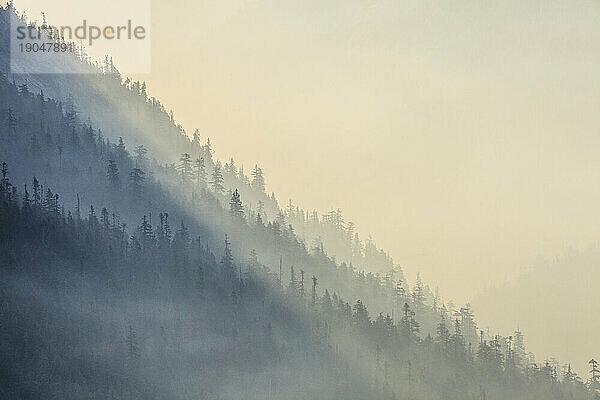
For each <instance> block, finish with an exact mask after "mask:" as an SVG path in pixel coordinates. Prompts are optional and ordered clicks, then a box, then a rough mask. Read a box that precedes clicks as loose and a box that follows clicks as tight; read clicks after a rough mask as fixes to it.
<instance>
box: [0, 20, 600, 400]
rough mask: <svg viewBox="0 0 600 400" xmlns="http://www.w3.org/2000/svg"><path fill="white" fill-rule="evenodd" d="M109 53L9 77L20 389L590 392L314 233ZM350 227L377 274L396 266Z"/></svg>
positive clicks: (418, 395) (15, 349) (6, 296)
mask: <svg viewBox="0 0 600 400" xmlns="http://www.w3.org/2000/svg"><path fill="white" fill-rule="evenodd" d="M9 12H12V11H11V10H8V11H7V10H4V9H3V10H1V11H0V15H1V16H2V18H7V17H6V15H7V13H9ZM4 26H5V24H2V25H0V27H2V29H5V28H4ZM0 60H1V62H2V64H3V65H4V67H6V65H7V64H6V63H7V58H6V53H5V52H3V53H1V54H0ZM107 66H108V67H107V68H108V71H105V72H108V73H104V74H97V75H74V76H21V77H18V79H15V80H14V81H11V80H12V79H9V78H8V76H7V75H2V76H0V111H1V113H2V114H1V116H2V118H0V162H3V164H2V181H1V182H0V218H1V220H0V249H1V250H2V251H1V257H2V259H1V260H2V265H1V274H2V275H1V278H2V280H1V282H2V288H1V290H2V292H1V294H0V295H1V298H0V313H1V314H0V329H1V332H0V334H1V335H2V336H1V337H2V343H3V346H2V350H1V351H2V353H1V356H2V359H1V360H0V362H1V363H2V364H1V365H2V371H1V376H0V378H1V379H2V385H1V387H2V388H3V389H2V390H4V392H3V395H4V396H5V397H7V398H47V397H57V398H93V397H99V398H106V397H115V398H124V397H125V398H138V397H139V398H148V397H150V398H151V397H157V398H223V399H227V398H257V399H259V398H260V399H264V398H278V399H284V398H298V399H306V398H315V399H320V398H356V399H360V398H415V399H430V398H444V399H453V398H456V399H465V398H472V399H477V398H482V397H483V398H540V399H541V398H557V399H559V398H587V397H589V396H591V392H590V391H589V390H588V387H586V386H584V385H583V384H582V383H581V382H579V381H578V380H577V378H576V377H575V376H574V375H573V374H572V373H570V372H569V373H568V374H563V375H560V374H559V372H560V371H557V369H556V368H555V366H553V365H551V364H549V363H545V364H542V365H537V364H534V363H533V362H532V361H533V360H531V359H530V358H528V357H527V354H526V351H525V347H524V343H523V338H522V335H521V334H520V333H515V335H510V336H508V335H507V336H506V337H502V336H500V335H489V334H486V333H484V332H478V330H477V326H476V323H475V320H474V316H473V313H472V311H471V310H470V308H469V307H467V306H466V307H461V308H460V309H459V310H456V313H454V311H455V310H453V308H454V307H452V306H449V309H447V308H446V307H445V306H444V305H443V304H442V302H441V300H440V299H439V298H434V297H433V296H431V295H429V296H428V294H427V288H426V286H425V285H424V284H423V283H422V282H420V280H418V281H417V282H416V284H415V285H414V287H413V288H412V290H411V289H409V288H408V286H407V285H406V283H405V280H404V278H403V276H402V271H401V270H400V269H398V268H396V269H395V270H394V272H395V274H396V276H394V275H393V274H391V273H390V274H388V275H386V276H385V277H383V278H382V277H379V276H376V275H373V274H369V273H364V272H360V271H357V270H356V269H354V268H353V267H352V265H351V264H346V263H344V262H338V261H336V260H335V259H334V258H333V257H331V256H329V255H328V254H327V253H326V251H325V248H324V246H322V245H321V243H319V242H315V243H314V244H313V243H306V242H305V241H304V240H302V239H301V237H300V236H299V235H297V233H296V230H295V229H294V227H293V226H290V224H289V222H290V221H288V220H287V219H290V218H292V217H295V216H297V215H298V214H301V212H300V210H298V212H296V210H295V209H293V207H289V210H288V211H287V212H286V213H285V214H284V213H280V212H279V208H278V206H277V204H276V201H275V200H274V196H272V197H270V198H269V197H267V196H266V194H265V193H264V181H263V180H262V173H261V172H260V170H259V169H258V168H257V169H256V170H255V174H254V176H253V180H252V182H251V183H248V182H249V179H247V178H245V175H244V174H243V173H240V172H239V171H238V170H237V169H235V167H233V166H232V163H228V164H227V165H226V166H221V165H220V163H219V162H218V161H214V160H213V159H212V152H211V148H210V144H209V143H207V144H205V145H200V143H199V141H198V140H194V141H191V142H190V141H189V140H188V139H187V138H186V137H185V135H183V134H182V131H181V128H180V127H177V126H176V124H175V123H174V120H173V118H172V117H169V116H168V114H167V113H165V111H164V109H163V108H162V107H161V106H160V103H158V102H157V101H156V100H155V99H153V100H148V99H147V98H146V97H145V96H144V89H143V87H142V86H137V85H136V84H135V83H134V84H131V83H124V82H121V79H120V77H119V76H118V75H116V74H114V72H115V71H111V69H112V67H111V66H110V63H107ZM89 67H90V68H91V66H89ZM88 116H89V119H88ZM99 127H101V128H99ZM121 137H123V138H125V139H120V138H121ZM111 138H112V139H111ZM126 141H127V143H128V145H126ZM165 153H168V154H165ZM173 159H175V160H177V161H176V163H173V162H171V161H167V162H165V160H173ZM238 186H239V187H238ZM248 203H250V204H252V206H249V204H248ZM265 214H266V216H265ZM269 217H272V218H269ZM301 219H303V220H304V218H301ZM326 220H327V222H326V224H330V225H328V226H331V227H333V228H332V229H334V232H345V234H347V233H348V226H344V224H343V223H342V222H343V221H342V219H341V215H339V214H337V213H333V214H331V215H330V216H329V217H328V218H326ZM313 222H314V223H315V224H322V221H318V220H317V221H313ZM302 223H303V224H304V223H305V221H302ZM319 226H320V225H319ZM341 226H344V229H343V230H340V227H341ZM315 229H316V228H315ZM319 229H321V228H319ZM336 230H337V231H336ZM226 235H227V236H226ZM349 239H351V238H347V237H346V238H345V239H344V240H346V242H347V243H354V244H355V245H356V247H355V248H354V253H353V254H350V255H349V257H351V258H353V259H354V260H359V261H360V263H361V264H362V267H364V268H365V269H368V267H369V265H368V262H369V261H373V262H374V263H383V265H386V263H387V265H388V267H391V266H392V264H391V261H390V260H389V258H388V257H387V256H386V255H385V253H382V252H379V251H377V250H376V248H375V247H374V245H372V244H371V245H369V246H367V248H363V247H362V245H361V244H360V242H358V243H357V242H356V241H354V242H353V241H352V240H350V241H348V240H349ZM340 259H343V257H340ZM368 310H371V313H372V315H370V314H369V311H368ZM591 388H592V389H593V387H591ZM48 394H50V395H48Z"/></svg>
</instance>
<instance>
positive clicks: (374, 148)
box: [16, 0, 600, 302]
mask: <svg viewBox="0 0 600 400" xmlns="http://www.w3.org/2000/svg"><path fill="white" fill-rule="evenodd" d="M32 2H33V3H35V1H33V0H23V1H22V2H21V3H22V4H23V3H32ZM19 3H20V2H19V1H18V0H17V1H16V6H17V7H19ZM37 3H40V2H39V1H37ZM44 7H45V8H46V9H48V7H51V5H49V4H45V5H44ZM48 15H49V18H52V14H51V12H50V11H48ZM152 19H153V22H152V73H151V74H149V75H141V76H139V77H138V78H140V79H144V80H146V81H147V82H148V83H149V86H150V92H151V94H152V95H154V96H156V97H158V98H159V99H161V101H162V102H163V103H164V104H165V105H166V106H167V107H168V108H173V109H174V111H175V116H176V119H177V120H178V121H180V122H181V123H182V124H183V125H184V127H185V128H186V129H187V130H188V131H189V132H192V131H193V130H194V129H195V128H196V127H197V128H198V129H200V131H201V134H202V137H203V139H205V138H206V137H207V136H210V138H211V141H212V142H213V143H214V144H215V146H216V151H217V156H218V157H220V158H222V159H229V157H231V156H233V157H234V158H235V159H236V160H237V161H238V164H240V163H241V164H244V165H245V166H246V168H248V167H250V166H251V165H254V163H256V162H258V163H259V164H260V165H261V166H262V167H263V168H264V169H265V171H266V178H267V185H268V190H269V191H271V190H273V191H275V193H276V194H277V195H278V198H279V199H280V201H282V202H286V201H287V200H288V199H289V198H291V199H293V200H294V201H295V202H298V203H300V205H301V206H302V207H305V208H309V209H312V208H313V207H314V208H317V209H318V210H320V211H326V210H328V209H332V208H337V207H341V208H342V209H343V210H344V211H345V215H346V217H347V218H350V219H352V220H353V221H354V222H356V223H357V225H358V227H359V230H360V232H361V233H362V235H363V237H366V235H367V234H368V233H372V234H373V236H374V238H375V240H376V241H377V243H379V244H380V245H382V246H383V247H385V248H386V249H387V250H389V251H390V252H391V254H392V256H393V257H394V259H395V260H396V261H398V262H400V263H401V264H403V265H405V266H406V271H407V272H408V275H409V277H410V278H411V279H414V275H415V274H416V272H417V271H421V273H422V275H423V277H424V279H425V280H426V281H427V282H429V283H430V284H432V286H439V287H440V291H441V293H442V294H443V295H445V296H449V297H451V298H454V299H456V300H457V301H458V302H463V301H467V300H468V299H469V298H470V297H471V296H472V295H473V294H474V293H475V292H476V291H477V290H480V289H482V288H483V287H485V286H486V285H487V284H488V283H490V282H492V281H498V280H501V279H503V278H504V277H505V276H508V277H509V278H510V277H512V276H514V275H515V274H516V272H517V271H518V270H519V269H520V268H521V267H524V266H527V265H529V264H531V263H533V261H534V260H535V259H536V258H537V257H538V256H539V255H542V256H545V257H553V256H555V255H557V254H560V253H562V252H563V251H564V249H565V248H567V247H568V246H575V247H578V246H582V245H585V244H587V243H589V242H596V241H597V240H598V237H600V236H599V234H600V213H599V212H598V204H600V189H599V185H598V182H600V171H599V163H598V156H597V153H598V145H599V144H600V138H599V135H598V133H599V129H598V127H599V122H600V113H599V112H598V108H599V106H600V74H599V73H598V70H599V69H598V67H599V65H600V53H599V51H598V50H599V49H600V23H599V21H600V3H598V2H597V1H573V0H570V1H557V0H554V1H550V0H546V1H533V0H532V1H528V2H523V1H516V0H513V1H511V0H508V1H507V0H503V1H461V0H458V1H422V0H418V1H417V0H415V1H376V0H372V1H358V0H348V1H325V0H319V1H316V0H309V1H303V2H282V1H249V0H240V1H235V2H222V1H218V2H217V1H198V0H194V1H191V0H184V1H179V2H166V1H154V2H153V3H152ZM117 62H118V60H117Z"/></svg>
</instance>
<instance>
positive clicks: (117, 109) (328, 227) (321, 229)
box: [0, 8, 395, 274]
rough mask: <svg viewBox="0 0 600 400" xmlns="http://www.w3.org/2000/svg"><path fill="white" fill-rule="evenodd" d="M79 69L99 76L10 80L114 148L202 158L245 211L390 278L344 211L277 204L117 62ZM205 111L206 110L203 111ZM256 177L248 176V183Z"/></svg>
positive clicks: (78, 63)
mask: <svg viewBox="0 0 600 400" xmlns="http://www.w3.org/2000/svg"><path fill="white" fill-rule="evenodd" d="M12 13H16V11H15V10H14V9H13V8H11V9H0V71H2V72H4V73H5V75H6V76H10V63H9V50H10V49H9V42H10V40H9V39H8V38H9V21H10V15H11V14H12ZM69 61H70V64H72V65H73V67H72V68H73V69H77V70H81V71H87V72H90V71H91V72H93V73H86V74H42V75H14V76H10V80H11V81H13V80H14V81H15V82H16V83H17V84H23V83H24V84H26V85H27V86H28V88H29V90H30V91H31V92H32V93H34V94H38V93H39V92H40V91H43V92H44V94H45V95H46V96H48V97H50V98H53V99H56V100H58V101H60V102H62V103H63V104H64V105H67V104H68V103H69V104H72V103H76V104H77V108H76V109H72V110H71V111H73V112H74V115H73V116H74V117H77V118H78V120H79V121H78V122H84V123H90V122H91V123H93V125H94V126H95V127H96V129H99V130H101V131H102V135H103V136H104V137H105V138H107V139H109V140H111V141H112V142H113V143H116V142H118V140H119V138H123V140H124V143H125V144H126V145H127V147H128V148H129V149H130V150H133V149H134V148H136V146H138V145H144V147H145V148H146V150H147V156H148V158H149V159H150V160H153V159H154V160H156V161H157V163H159V164H160V165H162V166H166V167H167V168H171V169H174V168H176V166H177V165H178V164H179V163H180V158H181V155H182V154H189V155H190V157H191V161H192V162H193V163H194V162H195V161H196V160H197V159H199V158H202V159H203V161H204V168H205V171H206V173H207V178H208V180H209V181H210V180H212V175H213V173H214V170H215V167H218V169H220V171H221V174H222V177H223V187H224V188H225V190H226V191H227V190H232V191H233V190H235V189H238V190H239V192H240V194H241V196H242V198H243V199H244V202H245V206H246V207H250V208H252V209H253V210H254V211H257V212H260V213H261V216H262V219H263V220H264V221H265V222H267V221H275V220H278V221H279V224H280V225H282V226H287V225H289V224H291V225H292V226H293V227H294V230H295V232H296V234H297V235H298V236H299V237H300V238H302V239H303V240H304V241H305V242H307V244H308V245H313V244H315V245H317V246H320V244H321V243H323V244H324V249H325V250H326V251H327V252H328V253H330V254H333V255H336V257H337V259H338V260H340V261H345V262H347V263H353V264H354V265H355V266H356V268H357V269H362V270H366V269H367V266H368V269H369V270H370V271H372V272H379V273H382V274H389V273H390V271H391V270H392V268H393V267H395V265H394V263H393V261H392V260H391V258H390V257H389V255H387V254H386V253H385V252H384V251H382V250H379V249H378V248H377V247H376V245H375V244H374V243H373V241H372V240H371V239H370V238H367V240H361V239H360V238H359V236H358V233H357V232H356V230H355V227H354V224H353V223H351V222H349V221H344V219H343V218H342V214H341V211H340V210H334V211H331V212H329V213H326V214H324V215H319V214H318V213H317V211H315V210H312V211H305V210H302V209H300V208H299V207H297V206H294V205H293V204H292V203H291V200H290V201H288V202H286V204H282V205H279V204H278V201H277V200H276V199H275V195H274V194H273V193H271V195H267V193H266V192H265V178H264V172H263V171H262V169H261V168H260V167H258V166H254V167H253V168H252V166H250V167H251V168H246V172H244V169H243V167H241V166H238V165H236V164H235V161H234V160H233V159H231V160H229V161H228V162H227V163H224V164H221V162H220V161H219V160H213V152H214V150H213V148H212V145H211V143H210V138H208V137H204V136H203V135H202V133H201V132H200V131H198V130H197V129H196V131H195V132H194V133H193V134H189V133H186V132H185V130H184V129H183V127H181V126H180V125H179V124H178V123H177V122H176V121H175V118H174V116H173V112H172V111H168V110H167V109H165V106H164V105H163V104H161V102H160V101H159V100H158V99H156V98H154V97H149V95H148V92H147V88H146V85H145V83H143V82H132V81H131V80H129V79H128V78H125V79H123V78H122V77H121V76H120V74H119V72H118V70H117V68H116V67H115V66H114V65H113V63H112V61H111V60H110V59H109V58H107V59H106V60H105V61H104V62H103V63H102V65H99V64H92V62H91V60H90V59H89V58H88V57H87V56H85V53H84V50H83V52H79V51H78V54H77V55H73V57H71V58H70V59H69ZM198 106H199V107H201V106H202V105H201V104H199V105H198ZM248 175H250V176H248Z"/></svg>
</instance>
